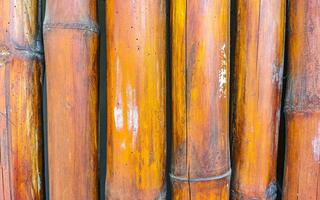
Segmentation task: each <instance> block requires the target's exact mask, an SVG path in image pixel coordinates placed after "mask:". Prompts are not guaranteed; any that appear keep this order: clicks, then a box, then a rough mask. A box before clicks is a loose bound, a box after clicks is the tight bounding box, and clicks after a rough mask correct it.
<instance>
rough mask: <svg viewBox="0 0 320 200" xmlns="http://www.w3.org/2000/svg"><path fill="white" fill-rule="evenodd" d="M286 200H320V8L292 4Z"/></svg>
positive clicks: (311, 3) (293, 0) (311, 4)
mask: <svg viewBox="0 0 320 200" xmlns="http://www.w3.org/2000/svg"><path fill="white" fill-rule="evenodd" d="M289 5H290V7H289V31H288V45H289V46H288V82H287V93H286V105H285V110H286V128H287V130H286V131H287V134H286V135H287V148H286V163H285V178H284V190H283V199H310V200H315V199H320V197H319V194H320V184H319V182H320V173H319V164H320V67H319V61H320V60H319V59H320V56H319V46H320V7H319V1H317V0H309V1H298V0H291V1H290V4H289Z"/></svg>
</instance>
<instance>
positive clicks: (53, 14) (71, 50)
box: [44, 0, 98, 200]
mask: <svg viewBox="0 0 320 200" xmlns="http://www.w3.org/2000/svg"><path fill="white" fill-rule="evenodd" d="M97 31H98V30H97V25H96V1H94V0H66V1H57V0H47V7H46V18H45V22H44V47H45V59H46V77H47V105H48V156H49V186H50V188H49V192H50V199H51V200H69V199H77V200H81V199H83V200H87V199H90V200H91V199H92V200H95V199H97V198H98V197H97V195H98V189H97V187H98V177H97V173H98V168H97V160H98V154H97V146H98V145H97V132H98V102H97V97H98V94H97V92H98V91H97V90H98V80H97V44H98V33H97Z"/></svg>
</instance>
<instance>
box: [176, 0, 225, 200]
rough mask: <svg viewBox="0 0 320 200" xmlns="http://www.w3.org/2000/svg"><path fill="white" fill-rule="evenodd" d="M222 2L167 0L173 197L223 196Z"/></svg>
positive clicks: (223, 67) (223, 94)
mask: <svg viewBox="0 0 320 200" xmlns="http://www.w3.org/2000/svg"><path fill="white" fill-rule="evenodd" d="M229 9H230V4H229V1H227V0H221V1H215V0H175V1H171V33H172V42H171V43H172V44H171V45H172V83H173V86H172V87H173V88H172V97H173V99H172V101H173V108H172V109H173V152H172V153H173V154H172V170H171V181H172V188H173V191H172V198H173V199H181V200H184V199H228V198H229V180H230V175H231V171H230V158H229V141H228V140H229V137H228V134H229V131H228V129H229V122H228V118H229V47H230V45H229V18H230V16H229V15H230V14H229Z"/></svg>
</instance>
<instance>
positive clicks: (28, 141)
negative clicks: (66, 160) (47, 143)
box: [0, 0, 44, 200]
mask: <svg viewBox="0 0 320 200" xmlns="http://www.w3.org/2000/svg"><path fill="white" fill-rule="evenodd" d="M39 7H40V1H38V0H29V1H23V0H16V1H5V0H0V13H1V14H0V199H1V200H20V199H23V200H40V199H43V197H44V196H43V189H44V184H43V177H42V176H43V171H42V170H43V162H42V160H43V159H42V134H43V130H42V115H41V112H42V111H41V79H42V55H41V51H42V45H41V43H40V40H41V38H40V37H39V36H40V35H39V28H40V27H39V20H40V12H38V10H39Z"/></svg>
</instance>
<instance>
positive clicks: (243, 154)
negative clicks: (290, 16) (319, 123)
mask: <svg viewBox="0 0 320 200" xmlns="http://www.w3.org/2000/svg"><path fill="white" fill-rule="evenodd" d="M237 13H238V16H237V24H238V25H237V36H236V37H237V38H236V54H235V55H236V58H235V61H236V66H235V97H234V99H235V100H234V102H235V108H234V113H233V128H234V129H233V131H234V133H233V134H234V135H233V150H232V155H233V156H232V157H233V178H232V197H233V199H274V198H275V197H276V191H277V186H276V161H277V143H278V132H279V120H280V109H281V105H280V104H281V91H282V74H283V55H284V30H285V0H259V1H249V0H237Z"/></svg>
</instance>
